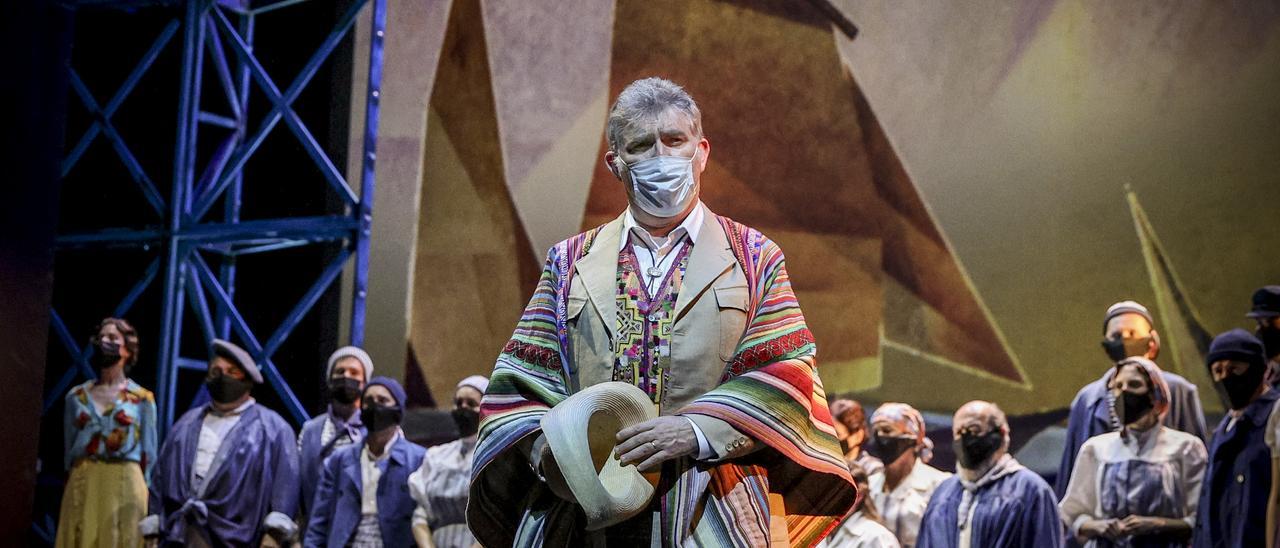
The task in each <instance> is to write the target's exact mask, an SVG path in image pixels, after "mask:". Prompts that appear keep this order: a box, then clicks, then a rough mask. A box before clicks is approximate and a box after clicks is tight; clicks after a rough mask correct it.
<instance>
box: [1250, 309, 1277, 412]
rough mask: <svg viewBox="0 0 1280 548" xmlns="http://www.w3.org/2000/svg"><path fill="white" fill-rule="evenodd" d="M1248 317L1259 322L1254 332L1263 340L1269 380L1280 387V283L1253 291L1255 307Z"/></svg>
mask: <svg viewBox="0 0 1280 548" xmlns="http://www.w3.org/2000/svg"><path fill="white" fill-rule="evenodd" d="M1245 316H1246V317H1249V318H1251V319H1253V320H1254V321H1256V322H1258V327H1257V329H1255V330H1254V332H1253V334H1254V335H1257V337H1258V340H1260V341H1262V348H1263V352H1264V353H1265V354H1266V356H1267V377H1268V378H1267V381H1268V384H1270V385H1271V387H1272V388H1277V387H1280V285H1268V286H1265V287H1260V288H1258V290H1257V291H1254V292H1253V308H1252V309H1250V310H1249V313H1248V314H1245Z"/></svg>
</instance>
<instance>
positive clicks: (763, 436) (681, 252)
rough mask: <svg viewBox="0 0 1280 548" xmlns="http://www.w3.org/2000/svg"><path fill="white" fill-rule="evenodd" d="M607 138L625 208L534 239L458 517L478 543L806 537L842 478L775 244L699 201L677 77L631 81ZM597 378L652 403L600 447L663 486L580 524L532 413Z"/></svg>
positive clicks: (699, 163)
mask: <svg viewBox="0 0 1280 548" xmlns="http://www.w3.org/2000/svg"><path fill="white" fill-rule="evenodd" d="M606 139H607V142H608V151H607V152H606V153H605V155H604V161H605V163H606V165H607V166H608V168H609V170H610V171H611V172H612V173H613V174H614V175H615V176H616V177H617V178H618V180H619V181H621V183H622V185H623V187H624V188H625V189H626V193H627V202H628V207H627V209H626V210H625V211H623V212H622V213H621V214H620V215H619V216H618V217H617V218H616V219H614V220H613V221H611V222H609V223H607V224H605V225H603V226H601V227H598V228H595V229H593V230H590V231H587V232H585V233H582V234H579V235H577V236H574V237H572V238H570V239H568V240H565V241H563V242H560V243H559V244H556V245H555V246H554V247H552V248H551V250H550V251H549V253H548V257H547V262H546V264H545V265H544V269H543V272H542V277H541V279H540V281H539V283H538V286H537V289H536V290H535V292H534V295H533V298H532V299H531V300H530V302H529V305H528V307H526V308H525V311H524V315H523V316H522V318H521V320H520V323H519V324H518V325H517V327H516V331H515V334H514V335H513V336H512V338H511V340H510V341H509V342H508V343H507V344H506V346H505V347H504V348H503V350H502V353H501V354H500V355H499V357H498V361H497V364H496V366H495V368H494V371H493V374H492V375H491V377H490V379H491V380H490V384H489V390H488V392H487V393H486V394H485V397H484V402H483V404H482V406H481V428H480V437H479V440H478V443H477V447H476V458H475V467H474V469H473V480H472V484H471V503H470V504H469V506H468V508H467V520H468V523H469V524H470V527H471V530H472V531H473V532H474V533H475V535H476V538H477V540H479V541H480V542H482V543H483V544H485V545H487V546H511V545H515V546H532V545H541V544H545V545H550V546H564V545H598V544H599V543H606V544H608V545H619V546H622V545H627V546H645V545H648V546H675V545H683V544H685V543H689V542H693V543H700V544H702V545H717V546H759V545H765V544H771V545H788V546H795V545H803V546H809V545H813V544H814V543H816V542H817V541H818V540H820V539H821V538H822V537H823V536H825V535H826V534H827V533H828V532H830V530H831V529H832V528H833V527H834V526H835V525H836V523H837V521H838V520H839V519H840V518H842V517H844V515H845V514H846V513H847V512H848V511H849V510H850V509H851V507H852V506H853V503H854V501H855V499H856V497H857V491H856V488H855V487H854V486H853V482H852V480H851V479H850V476H849V472H848V470H847V468H846V467H845V464H844V461H843V459H842V457H841V454H840V449H839V444H838V442H837V441H836V438H835V427H834V426H833V420H832V418H831V413H830V411H829V410H828V408H827V402H826V394H825V392H824V390H823V387H822V381H821V380H820V379H819V377H818V371H817V362H816V359H815V353H816V348H815V344H814V341H813V336H812V334H811V333H810V332H809V330H808V328H807V327H806V326H805V322H804V317H803V315H802V314H801V312H800V306H799V304H798V302H797V301H796V298H795V295H794V294H793V293H792V290H791V283H790V280H789V278H788V276H787V271H786V268H785V266H784V261H783V255H782V251H781V250H780V249H779V248H778V246H777V245H776V244H775V243H773V241H771V240H769V239H768V238H766V237H765V236H764V235H762V234H761V233H760V232H758V231H756V230H754V229H751V228H749V227H747V226H745V225H742V224H740V223H737V222H735V221H733V220H731V219H728V218H726V217H721V216H718V215H716V214H715V213H712V212H711V211H710V210H709V209H707V207H706V206H704V205H703V204H702V202H701V201H700V200H699V188H700V183H701V177H702V173H703V170H704V169H705V168H706V165H707V158H708V155H709V154H710V152H711V145H710V142H709V141H707V139H706V138H705V137H704V136H703V133H702V119H701V114H700V112H699V110H698V107H697V105H696V104H695V102H694V101H693V99H692V97H690V96H689V95H688V93H686V92H685V91H684V90H683V89H682V88H680V86H678V85H676V84H674V83H672V82H670V81H667V80H663V79H659V78H647V79H643V80H638V81H635V82H633V83H631V84H630V85H628V86H627V87H626V89H624V90H623V91H622V93H621V94H619V96H618V98H617V100H616V101H615V102H614V104H613V107H612V108H611V109H610V112H609V119H608V124H607V128H606ZM608 381H623V382H627V383H631V384H633V385H635V386H637V387H639V388H640V389H641V390H643V391H644V392H645V393H646V394H647V395H648V396H649V397H650V398H651V399H652V401H653V403H654V405H655V406H656V408H657V410H658V413H659V416H658V418H656V419H653V420H650V421H646V422H643V423H640V424H637V425H634V426H631V427H628V428H625V429H623V430H622V431H621V432H619V433H618V435H617V440H616V441H617V444H618V445H617V447H616V449H615V451H614V455H613V458H619V459H620V461H621V464H622V465H624V466H626V465H636V466H638V467H639V469H640V470H641V471H643V472H658V473H659V474H658V477H659V479H658V487H657V492H656V494H655V495H654V497H653V499H652V501H651V503H650V505H649V509H648V511H646V512H642V513H640V514H639V515H637V516H635V517H633V518H631V519H629V520H627V521H624V522H622V523H619V524H617V525H614V526H611V527H608V528H605V529H604V530H601V531H586V530H585V528H584V523H583V522H582V515H581V512H580V511H578V510H577V508H576V506H575V504H574V502H573V501H570V500H565V499H563V498H560V497H559V496H557V495H556V494H554V493H553V492H552V491H551V490H550V489H549V488H548V487H547V484H546V483H545V481H544V480H543V479H542V478H545V477H547V476H548V475H549V474H555V473H557V471H556V470H555V469H554V467H555V464H554V460H553V459H551V458H550V450H549V448H548V446H547V443H546V440H545V438H544V437H543V436H542V433H541V430H540V426H539V421H540V419H541V417H542V416H543V415H544V414H545V413H546V412H547V411H548V410H549V409H550V408H551V407H552V406H554V405H556V404H558V403H559V402H561V401H563V400H564V399H565V398H567V397H568V396H569V395H570V394H573V393H575V392H578V391H580V390H582V389H584V388H587V387H589V386H592V385H595V384H598V383H602V382H608ZM585 442H586V440H584V443H585ZM530 485H533V488H532V489H530V488H529V486H530Z"/></svg>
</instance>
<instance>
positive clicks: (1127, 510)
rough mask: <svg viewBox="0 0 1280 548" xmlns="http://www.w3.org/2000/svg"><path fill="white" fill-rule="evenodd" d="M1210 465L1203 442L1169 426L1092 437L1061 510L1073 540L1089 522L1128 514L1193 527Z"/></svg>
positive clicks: (1060, 507)
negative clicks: (1176, 521)
mask: <svg viewBox="0 0 1280 548" xmlns="http://www.w3.org/2000/svg"><path fill="white" fill-rule="evenodd" d="M1207 461H1208V452H1207V451H1206V450H1205V447H1204V442H1202V441H1200V438H1197V437H1196V436H1193V435H1191V434H1188V433H1186V432H1180V431H1178V430H1174V429H1172V428H1168V427H1165V426H1159V427H1157V428H1152V429H1150V430H1148V431H1146V432H1136V431H1130V432H1129V435H1128V436H1127V437H1121V436H1120V433H1119V432H1108V433H1105V434H1100V435H1097V436H1094V437H1092V438H1089V439H1088V440H1087V441H1085V442H1084V445H1083V446H1081V447H1080V455H1079V457H1077V458H1076V464H1075V468H1074V469H1073V470H1072V472H1071V481H1070V483H1069V484H1068V485H1067V492H1066V494H1065V495H1063V498H1062V502H1060V503H1058V511H1059V513H1060V514H1061V515H1062V520H1063V521H1064V522H1066V524H1067V526H1068V527H1070V528H1071V533H1072V534H1073V535H1075V534H1077V533H1078V532H1079V531H1080V526H1081V525H1082V524H1084V523H1085V522H1086V521H1088V520H1091V519H1112V518H1123V517H1125V516H1127V515H1130V514H1134V515H1140V516H1159V517H1167V518H1174V519H1181V520H1183V521H1185V522H1187V524H1188V525H1190V526H1192V527H1194V526H1195V518H1196V507H1197V506H1198V504H1199V502H1200V484H1201V482H1202V481H1203V479H1204V473H1205V466H1206V463H1207ZM1091 544H1094V543H1093V542H1090V543H1089V544H1087V545H1086V546H1088V545H1091Z"/></svg>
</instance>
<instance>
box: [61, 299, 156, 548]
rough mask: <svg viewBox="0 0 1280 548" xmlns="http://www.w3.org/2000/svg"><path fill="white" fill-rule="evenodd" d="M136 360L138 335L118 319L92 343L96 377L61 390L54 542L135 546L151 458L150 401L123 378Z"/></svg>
mask: <svg viewBox="0 0 1280 548" xmlns="http://www.w3.org/2000/svg"><path fill="white" fill-rule="evenodd" d="M137 359H138V333H137V331H135V330H134V329H133V326H131V325H129V322H127V321H125V320H122V319H118V318H107V319H105V320H102V323H101V324H100V325H99V326H98V333H97V335H95V336H94V338H93V357H92V360H93V365H94V368H95V369H96V370H97V374H98V375H97V378H96V379H93V380H89V381H87V382H85V383H84V384H81V385H79V386H76V387H74V388H72V389H71V391H70V392H68V393H67V398H66V408H65V413H64V423H63V428H64V431H63V432H64V439H65V442H66V451H67V453H66V466H67V468H68V469H69V470H70V471H71V473H70V476H69V477H68V478H67V486H66V490H65V491H63V494H62V511H61V513H60V515H59V518H58V538H57V543H56V545H57V546H58V547H63V546H77V547H80V546H83V547H89V546H94V547H97V546H102V547H109V546H141V545H142V537H141V536H140V535H139V533H138V522H139V521H140V520H142V518H144V517H146V515H147V480H148V478H149V477H150V471H151V465H152V464H153V463H154V462H155V458H156V446H157V440H156V401H155V396H153V395H152V394H151V391H149V390H147V389H145V388H143V387H141V386H138V383H136V382H133V381H132V380H130V379H129V378H128V377H127V376H125V375H126V373H127V372H128V370H129V368H130V367H132V366H133V364H134V363H136V362H137Z"/></svg>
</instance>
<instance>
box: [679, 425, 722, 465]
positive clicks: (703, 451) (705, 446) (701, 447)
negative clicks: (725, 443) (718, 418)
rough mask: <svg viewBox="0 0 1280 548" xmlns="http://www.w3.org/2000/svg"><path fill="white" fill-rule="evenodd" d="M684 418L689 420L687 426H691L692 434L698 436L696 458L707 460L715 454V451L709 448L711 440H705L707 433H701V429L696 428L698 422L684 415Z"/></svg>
mask: <svg viewBox="0 0 1280 548" xmlns="http://www.w3.org/2000/svg"><path fill="white" fill-rule="evenodd" d="M684 420H687V421H689V426H692V427H693V436H694V437H696V438H698V456H697V457H695V458H697V459H698V460H707V459H709V458H711V457H714V456H715V452H714V451H712V450H711V442H708V441H707V435H706V434H703V433H702V429H701V428H698V423H696V422H693V419H691V418H689V417H685V418H684Z"/></svg>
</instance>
